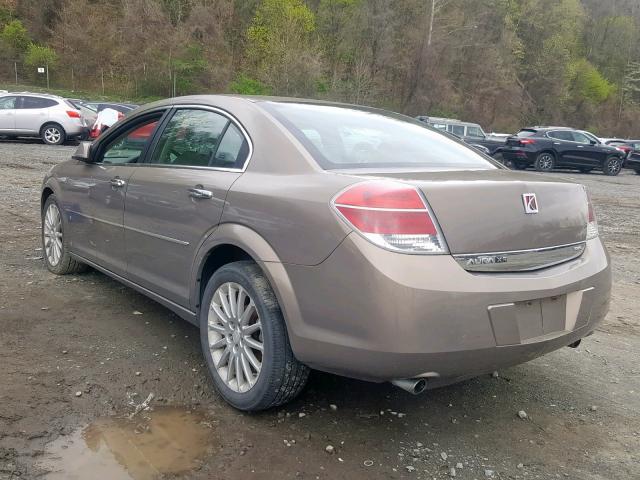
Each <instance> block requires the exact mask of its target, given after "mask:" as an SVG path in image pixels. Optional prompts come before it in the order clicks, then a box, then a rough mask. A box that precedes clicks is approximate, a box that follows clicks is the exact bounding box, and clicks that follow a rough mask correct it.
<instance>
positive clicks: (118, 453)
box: [0, 141, 640, 480]
mask: <svg viewBox="0 0 640 480" xmlns="http://www.w3.org/2000/svg"><path fill="white" fill-rule="evenodd" d="M72 151H73V147H69V146H64V147H49V146H45V145H42V144H40V143H39V142H37V141H33V142H16V143H9V142H3V143H0V205H1V206H2V208H1V209H0V238H1V239H2V249H1V250H0V267H1V268H2V274H1V275H0V332H2V333H0V367H1V368H0V479H2V480H4V479H13V478H34V477H36V476H40V475H44V477H45V478H65V479H73V478H98V479H100V478H109V479H115V478H133V479H135V480H141V479H147V478H196V479H205V478H207V479H209V478H225V479H226V478H262V479H265V478H273V479H286V478H308V479H318V478H323V479H336V478H348V479H365V478H366V479H370V478H422V479H427V478H428V479H431V478H437V479H440V478H451V477H452V476H453V475H455V476H456V478H463V479H474V478H476V479H481V478H501V479H515V478H523V479H524V478H536V479H547V478H572V479H579V480H590V479H607V480H611V479H631V478H640V456H639V455H640V453H639V452H640V415H639V412H640V399H639V394H640V363H639V361H638V360H639V358H640V355H639V353H638V352H639V351H640V349H639V347H640V341H639V334H640V328H639V326H640V323H639V322H638V317H637V313H638V311H639V308H638V307H639V300H638V293H639V292H640V260H639V257H638V255H637V252H638V251H639V248H640V235H639V233H640V176H638V175H635V174H633V172H626V171H625V172H624V173H623V174H622V175H620V176H619V177H615V178H610V177H605V176H603V175H601V174H598V173H592V174H590V175H580V174H576V173H557V174H554V175H558V176H562V177H564V178H570V179H572V180H575V181H578V182H582V183H585V184H586V185H587V186H588V187H589V188H590V190H591V192H592V197H593V200H594V202H595V205H596V210H597V214H598V217H599V222H600V227H601V233H602V235H603V237H604V239H605V241H606V243H607V245H608V247H609V250H610V253H611V256H612V261H613V264H614V277H615V280H614V281H615V285H614V291H613V302H612V310H611V312H610V314H609V316H608V317H607V319H606V321H605V322H604V323H603V324H602V326H601V327H600V328H599V329H598V331H597V332H596V334H595V335H593V336H592V337H589V338H588V339H586V340H585V341H584V342H583V343H582V345H581V346H580V347H579V348H577V349H569V348H566V349H562V350H560V351H557V352H554V353H552V354H550V355H547V356H545V357H543V358H540V359H537V360H534V361H532V362H529V363H527V364H524V365H521V366H518V367H514V368H510V369H507V370H504V371H501V372H500V373H499V375H498V376H484V377H481V378H477V379H473V380H470V381H467V382H464V383H461V384H458V385H454V386H451V387H446V388H441V389H438V390H434V391H430V392H427V393H426V394H424V395H422V396H418V397H413V396H410V395H408V394H405V393H404V392H402V391H399V390H397V389H394V388H393V387H391V386H389V385H374V384H368V383H364V382H358V381H354V380H348V379H344V378H339V377H334V376H331V375H326V374H320V373H314V374H313V375H312V378H311V380H310V383H309V385H308V387H307V389H306V390H305V391H304V393H303V394H302V396H301V397H300V398H299V399H298V400H296V401H295V402H294V403H292V404H290V405H287V406H286V407H285V408H283V409H281V410H278V411H270V412H264V413H261V414H254V415H247V414H241V413H238V412H237V411H235V410H233V409H231V408H230V407H228V406H226V405H225V404H224V403H223V402H222V401H221V400H220V398H219V397H218V396H217V395H216V393H215V392H214V390H213V388H212V385H211V383H210V381H209V379H208V377H207V372H206V370H205V368H204V366H203V363H202V358H201V355H200V351H199V348H200V347H199V341H198V336H197V331H196V329H195V328H194V327H192V326H190V325H189V324H187V323H186V322H183V321H181V320H179V319H178V318H177V317H175V316H174V315H173V314H171V313H170V312H169V311H168V310H166V309H164V308H162V307H161V306H160V305H158V304H156V303H154V302H152V301H150V300H148V299H146V298H145V297H143V296H142V295H139V294H137V293H135V292H134V291H132V290H130V289H128V288H125V287H123V286H121V285H120V284H118V283H116V282H115V281H113V280H111V279H109V278H107V277H106V276H104V275H101V274H99V273H96V272H90V273H87V274H83V275H78V276H66V277H56V276H54V275H52V274H50V273H48V272H47V271H46V269H45V267H44V265H43V262H42V259H41V255H42V252H41V250H40V249H39V247H40V240H39V228H40V227H39V210H38V209H39V203H38V199H39V193H40V182H41V179H42V177H43V174H44V173H45V171H46V170H47V169H49V168H50V167H51V165H54V164H56V163H58V162H60V161H63V160H65V159H67V158H68V157H69V155H70V154H71V152H72ZM150 393H153V395H154V397H153V399H152V400H150V404H151V405H152V407H153V409H152V410H150V411H142V413H139V414H138V415H136V416H135V417H134V418H133V419H132V420H127V419H126V415H130V414H132V413H133V412H135V411H136V408H135V406H136V405H139V404H140V403H142V402H143V400H145V399H146V398H147V397H148V395H149V394H150ZM137 410H140V408H138V409H137ZM519 412H521V414H520V415H518V413H519ZM114 419H117V421H116V420H114ZM172 419H173V420H172ZM185 419H191V420H192V422H191V423H193V425H191V426H192V427H193V428H190V427H189V428H188V424H189V422H188V421H187V420H185ZM110 422H111V423H110ZM154 422H155V423H154ZM153 435H160V436H161V437H162V439H161V440H157V438H156V437H154V436H153ZM140 439H143V440H144V439H147V440H149V441H148V442H147V443H146V444H140V443H136V442H139V441H140ZM329 446H331V447H332V448H328V447H329ZM327 450H329V452H331V453H329V452H328V451H327ZM132 452H133V453H132ZM136 455H137V456H136ZM174 456H175V458H177V459H179V460H180V462H176V463H173V464H172V463H171V462H168V459H171V458H174ZM96 458H98V460H99V461H96ZM83 468H84V470H83ZM74 472H75V473H74ZM81 472H90V473H89V474H86V473H85V474H82V473H81Z"/></svg>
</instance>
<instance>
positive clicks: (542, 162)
mask: <svg viewBox="0 0 640 480" xmlns="http://www.w3.org/2000/svg"><path fill="white" fill-rule="evenodd" d="M555 164H556V159H555V157H554V156H553V154H552V153H549V152H542V153H541V154H540V155H538V157H537V158H536V161H535V164H534V166H535V168H536V170H537V171H538V172H551V171H552V170H553V168H554V167H555Z"/></svg>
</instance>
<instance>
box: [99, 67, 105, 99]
mask: <svg viewBox="0 0 640 480" xmlns="http://www.w3.org/2000/svg"><path fill="white" fill-rule="evenodd" d="M100 79H101V81H102V95H104V68H102V69H100Z"/></svg>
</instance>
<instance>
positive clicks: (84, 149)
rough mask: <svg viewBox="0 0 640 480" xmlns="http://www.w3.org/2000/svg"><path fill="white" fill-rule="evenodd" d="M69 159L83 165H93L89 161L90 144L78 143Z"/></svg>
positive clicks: (90, 160) (91, 161)
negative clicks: (78, 161) (83, 163)
mask: <svg viewBox="0 0 640 480" xmlns="http://www.w3.org/2000/svg"><path fill="white" fill-rule="evenodd" d="M71 158H73V159H74V160H80V161H81V162H85V163H93V160H92V159H91V142H80V145H78V148H76V151H75V152H73V155H72V156H71Z"/></svg>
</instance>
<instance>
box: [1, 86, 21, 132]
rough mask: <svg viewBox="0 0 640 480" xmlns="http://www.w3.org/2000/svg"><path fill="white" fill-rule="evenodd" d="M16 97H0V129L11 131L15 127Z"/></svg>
mask: <svg viewBox="0 0 640 480" xmlns="http://www.w3.org/2000/svg"><path fill="white" fill-rule="evenodd" d="M17 103H18V97H16V96H13V95H12V96H4V97H0V131H2V132H13V131H14V130H15V128H16V109H17V108H18V106H17Z"/></svg>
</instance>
